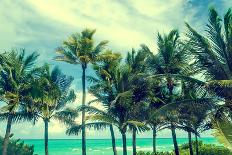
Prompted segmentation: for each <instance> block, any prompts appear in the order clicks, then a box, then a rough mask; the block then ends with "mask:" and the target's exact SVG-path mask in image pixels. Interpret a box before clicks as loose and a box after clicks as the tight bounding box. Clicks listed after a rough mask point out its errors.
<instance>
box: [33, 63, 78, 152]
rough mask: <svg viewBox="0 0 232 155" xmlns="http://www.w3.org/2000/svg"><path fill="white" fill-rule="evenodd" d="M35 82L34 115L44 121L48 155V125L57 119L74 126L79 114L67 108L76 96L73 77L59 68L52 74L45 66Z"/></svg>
mask: <svg viewBox="0 0 232 155" xmlns="http://www.w3.org/2000/svg"><path fill="white" fill-rule="evenodd" d="M39 72H40V74H37V75H36V77H35V78H34V80H33V86H32V87H31V88H30V92H31V97H32V100H33V104H34V106H35V107H36V108H35V109H34V113H35V114H36V116H37V117H38V118H42V119H43V121H44V126H45V128H44V141H45V155H48V154H49V152H48V125H49V122H50V120H51V119H57V120H59V121H61V122H64V123H65V124H68V125H70V124H73V122H74V119H75V118H76V117H77V115H78V113H77V111H76V110H74V109H71V108H67V107H65V106H66V105H67V103H69V102H72V101H74V99H75V94H74V91H73V90H69V87H70V85H71V83H72V81H73V78H72V77H69V76H66V75H64V74H62V73H61V71H60V70H59V69H58V67H55V68H54V69H53V70H52V71H51V72H50V69H49V66H48V65H47V64H45V65H44V66H43V67H41V69H40V71H39Z"/></svg>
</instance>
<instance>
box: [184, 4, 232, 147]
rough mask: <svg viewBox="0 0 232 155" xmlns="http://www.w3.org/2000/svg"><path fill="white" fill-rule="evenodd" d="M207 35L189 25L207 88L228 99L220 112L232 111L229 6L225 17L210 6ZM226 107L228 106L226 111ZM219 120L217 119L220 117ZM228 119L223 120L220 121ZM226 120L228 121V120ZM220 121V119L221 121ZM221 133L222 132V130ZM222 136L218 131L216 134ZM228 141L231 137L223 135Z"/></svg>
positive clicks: (193, 47) (196, 60) (231, 56)
mask: <svg viewBox="0 0 232 155" xmlns="http://www.w3.org/2000/svg"><path fill="white" fill-rule="evenodd" d="M208 21H209V22H208V23H207V25H206V36H207V37H204V36H203V35H201V34H200V33H198V32H197V31H196V30H194V29H193V28H192V27H191V26H190V25H189V24H186V26H187V28H188V33H187V36H188V38H189V44H190V45H191V51H192V53H191V54H192V55H193V56H194V60H195V65H196V67H197V68H198V69H199V70H200V71H201V72H202V74H203V75H204V77H205V79H206V82H207V85H206V86H207V87H208V88H209V89H210V90H213V91H214V92H215V93H216V94H217V95H218V96H219V97H222V98H223V99H224V103H225V104H224V105H221V106H220V108H219V109H220V113H221V114H222V113H224V112H226V111H228V110H229V111H230V112H229V115H231V110H232V94H231V91H232V87H231V82H232V76H231V75H232V52H231V50H232V42H231V40H232V26H231V23H232V12H231V9H229V10H228V11H227V12H226V14H225V15H224V18H223V19H222V18H221V17H220V16H219V15H218V13H217V11H216V10H215V9H214V8H210V9H209V19H208ZM222 109H226V110H224V111H222ZM216 121H217V120H216ZM218 121H221V122H224V121H222V120H218ZM225 121H226V120H225ZM218 123H220V122H218ZM219 133H220V132H219ZM216 135H218V134H216ZM222 137H224V140H226V141H228V139H227V136H225V135H223V134H222V136H221V137H220V139H222ZM227 146H228V145H227Z"/></svg>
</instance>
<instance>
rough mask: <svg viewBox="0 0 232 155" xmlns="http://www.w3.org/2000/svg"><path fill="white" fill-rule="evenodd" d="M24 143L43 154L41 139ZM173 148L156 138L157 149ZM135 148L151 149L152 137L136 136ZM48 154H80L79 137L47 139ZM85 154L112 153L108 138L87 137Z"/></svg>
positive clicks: (169, 142)
mask: <svg viewBox="0 0 232 155" xmlns="http://www.w3.org/2000/svg"><path fill="white" fill-rule="evenodd" d="M200 140H202V141H203V142H204V143H210V144H218V143H217V141H216V139H215V138H201V139H200ZM24 141H25V143H26V144H31V145H32V144H34V146H35V153H36V154H38V155H43V154H44V141H43V140H42V139H32V140H24ZM187 141H188V140H187V139H186V138H178V144H183V143H187ZM127 143H128V148H127V150H128V154H129V155H130V154H131V152H132V141H131V139H128V140H127ZM116 145H117V150H118V152H119V155H121V154H122V143H121V140H120V139H117V140H116ZM172 149H173V144H172V139H171V138H157V150H158V151H168V150H172ZM137 150H138V151H139V150H143V151H152V139H150V138H138V139H137ZM49 154H50V155H74V154H75V155H81V140H80V139H77V140H76V139H51V140H49ZM87 154H88V155H112V148H111V140H110V139H87Z"/></svg>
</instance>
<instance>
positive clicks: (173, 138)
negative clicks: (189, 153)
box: [171, 122, 179, 155]
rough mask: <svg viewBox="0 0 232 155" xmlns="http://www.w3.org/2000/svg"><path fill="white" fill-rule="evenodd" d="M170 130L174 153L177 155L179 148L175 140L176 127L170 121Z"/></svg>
mask: <svg viewBox="0 0 232 155" xmlns="http://www.w3.org/2000/svg"><path fill="white" fill-rule="evenodd" d="M171 131H172V140H173V145H174V149H175V154H176V155H179V148H178V144H177V140H176V129H175V126H174V124H173V123H172V122H171Z"/></svg>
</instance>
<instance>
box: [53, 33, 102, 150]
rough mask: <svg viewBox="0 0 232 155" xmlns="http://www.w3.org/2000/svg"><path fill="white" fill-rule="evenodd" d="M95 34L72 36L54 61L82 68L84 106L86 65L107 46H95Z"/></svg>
mask: <svg viewBox="0 0 232 155" xmlns="http://www.w3.org/2000/svg"><path fill="white" fill-rule="evenodd" d="M95 32H96V30H91V29H85V30H83V31H82V32H81V33H75V34H72V35H71V36H70V37H69V38H68V39H67V40H66V41H64V42H63V44H62V46H61V47H59V48H57V50H56V52H57V53H58V54H59V55H58V56H56V57H55V60H57V61H64V62H67V63H70V64H73V65H81V67H82V91H83V94H82V95H83V96H82V105H85V100H86V83H85V82H86V75H85V74H86V69H87V67H88V64H89V63H93V62H94V61H95V60H96V58H97V56H98V54H99V53H100V52H101V51H102V50H103V48H104V47H105V45H106V44H107V41H101V42H100V43H99V44H97V45H96V46H95V44H94V39H93V35H94V33H95ZM82 155H86V131H85V110H83V111H82Z"/></svg>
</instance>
